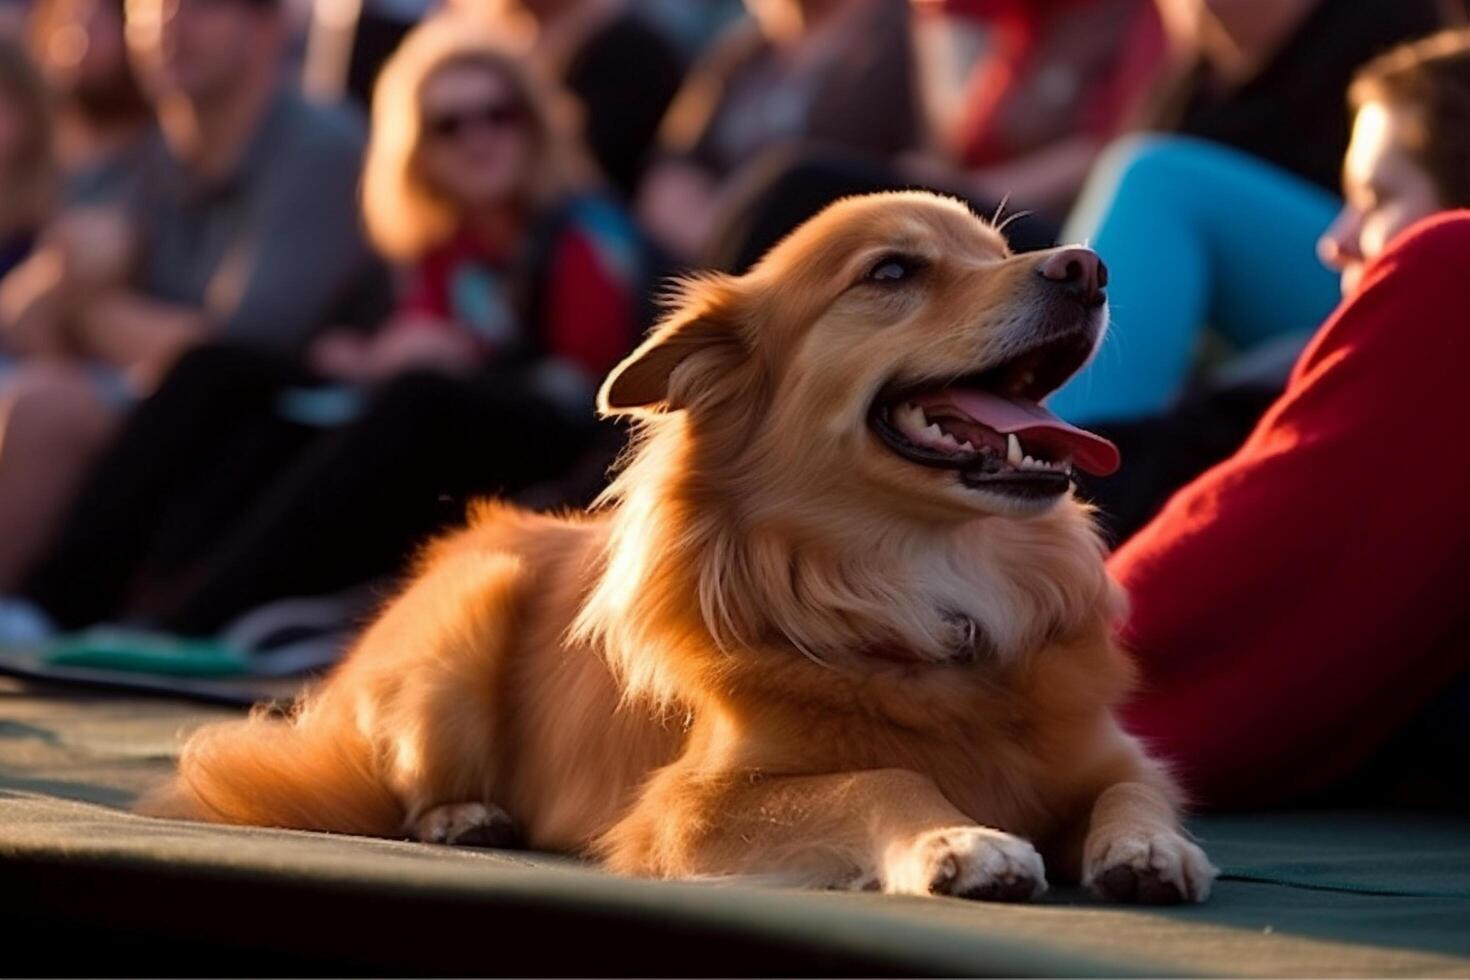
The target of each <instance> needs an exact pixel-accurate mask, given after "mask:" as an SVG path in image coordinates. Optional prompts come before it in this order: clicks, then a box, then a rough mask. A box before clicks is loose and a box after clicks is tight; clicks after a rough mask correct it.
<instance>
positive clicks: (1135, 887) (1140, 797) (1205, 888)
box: [1082, 781, 1218, 905]
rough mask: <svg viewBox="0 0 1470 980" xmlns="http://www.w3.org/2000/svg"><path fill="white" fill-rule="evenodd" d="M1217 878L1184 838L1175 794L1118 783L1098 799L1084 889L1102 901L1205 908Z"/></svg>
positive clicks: (1084, 858)
mask: <svg viewBox="0 0 1470 980" xmlns="http://www.w3.org/2000/svg"><path fill="white" fill-rule="evenodd" d="M1217 873H1218V872H1217V871H1216V870H1215V868H1214V866H1213V865H1211V864H1210V861H1209V859H1208V858H1207V857H1205V853H1204V851H1202V850H1200V848H1199V847H1198V846H1197V845H1196V844H1195V843H1194V842H1193V841H1191V840H1189V838H1187V837H1186V836H1185V835H1184V831H1183V829H1182V828H1181V826H1180V823H1179V816H1178V809H1177V807H1176V805H1175V803H1174V801H1173V800H1172V799H1171V798H1170V795H1169V793H1167V792H1166V791H1165V790H1164V789H1163V788H1161V787H1159V786H1158V785H1156V784H1155V783H1154V782H1145V781H1139V782H1120V783H1115V784H1113V785H1112V786H1109V787H1108V788H1107V789H1105V790H1103V792H1102V793H1101V794H1099V795H1098V798H1097V802H1096V803H1095V804H1094V805H1093V808H1092V819H1091V821H1090V823H1089V826H1088V830H1087V839H1086V843H1085V845H1084V846H1083V856H1082V883H1083V884H1084V885H1086V886H1087V887H1089V888H1091V889H1092V890H1093V891H1094V892H1095V893H1096V894H1098V895H1099V896H1101V897H1103V898H1106V899H1109V900H1112V901H1119V902H1141V903H1145V904H1151V905H1159V904H1174V903H1177V902H1203V901H1204V900H1205V899H1206V898H1208V897H1209V894H1210V885H1211V883H1213V882H1214V880H1215V875H1216V874H1217Z"/></svg>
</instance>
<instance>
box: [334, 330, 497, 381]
mask: <svg viewBox="0 0 1470 980" xmlns="http://www.w3.org/2000/svg"><path fill="white" fill-rule="evenodd" d="M310 359H311V365H312V367H313V368H315V369H316V370H317V371H319V372H320V373H321V374H323V375H325V376H326V377H328V378H332V379H334V380H337V381H348V382H353V383H356V384H371V383H373V382H376V381H382V380H383V379H385V378H389V377H392V376H393V375H395V374H401V373H402V372H404V371H409V370H414V369H418V370H429V371H442V372H444V373H446V374H463V373H466V372H468V371H471V370H473V369H474V368H475V367H476V365H477V363H478V360H479V358H478V356H477V351H476V350H475V347H474V344H473V342H471V341H470V340H469V339H468V338H467V337H465V336H464V335H463V334H462V333H461V332H460V331H459V330H458V329H457V328H456V327H454V326H453V325H452V324H448V323H443V322H440V321H437V320H434V319H433V318H429V317H422V316H404V317H399V318H397V319H395V320H394V321H392V322H391V323H389V324H387V325H386V326H384V327H383V328H382V329H381V330H379V331H378V333H376V334H375V335H373V336H371V337H364V336H361V335H360V334H355V333H352V332H350V331H347V330H333V331H331V332H329V333H326V334H324V335H322V337H321V338H320V339H318V340H317V342H316V343H315V344H313V345H312V348H311V352H310Z"/></svg>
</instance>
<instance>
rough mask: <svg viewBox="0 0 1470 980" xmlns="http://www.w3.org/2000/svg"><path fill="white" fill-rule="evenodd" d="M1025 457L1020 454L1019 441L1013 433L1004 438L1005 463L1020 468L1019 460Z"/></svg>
mask: <svg viewBox="0 0 1470 980" xmlns="http://www.w3.org/2000/svg"><path fill="white" fill-rule="evenodd" d="M1025 458H1026V456H1025V454H1024V453H1022V452H1021V440H1020V439H1017V438H1016V434H1015V433H1014V432H1012V433H1010V434H1009V435H1007V436H1006V462H1007V463H1010V464H1011V465H1012V466H1020V465H1021V460H1023V459H1025Z"/></svg>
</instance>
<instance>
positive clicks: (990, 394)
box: [869, 330, 1119, 497]
mask: <svg viewBox="0 0 1470 980" xmlns="http://www.w3.org/2000/svg"><path fill="white" fill-rule="evenodd" d="M1093 342H1094V339H1093V336H1092V333H1091V331H1088V330H1078V331H1074V332H1071V333H1068V334H1066V335H1064V336H1061V337H1057V338H1054V339H1052V340H1048V341H1046V342H1045V343H1043V344H1039V345H1038V346H1036V347H1033V348H1031V349H1030V350H1028V351H1026V352H1025V353H1023V354H1020V355H1018V356H1017V357H1014V358H1012V359H1010V360H1009V361H1006V362H1005V363H1004V364H1000V365H996V366H994V367H991V368H988V369H986V370H984V371H982V372H980V373H978V374H972V375H968V376H966V377H962V378H959V379H957V380H955V381H951V382H948V383H945V384H943V385H937V384H928V385H902V384H896V385H890V386H889V387H888V388H887V389H885V391H884V392H883V393H882V394H880V395H879V397H878V399H877V401H875V402H874V404H873V409H872V412H871V413H870V418H869V421H870V424H871V425H872V427H873V430H874V431H875V432H876V433H877V434H878V437H879V438H880V439H881V440H882V441H883V442H884V444H885V445H887V446H888V448H889V449H891V450H892V451H893V452H894V453H896V454H897V455H899V456H901V457H903V458H904V459H906V460H909V461H910V462H913V463H917V464H919V465H921V466H931V467H936V468H940V469H951V470H957V471H958V473H959V477H960V479H961V481H963V482H964V483H965V485H966V486H969V487H973V488H975V489H977V490H978V489H984V490H989V491H992V492H998V493H1005V494H1010V495H1014V496H1023V497H1050V496H1056V495H1059V494H1063V493H1066V492H1067V490H1068V488H1069V487H1070V486H1071V482H1072V472H1073V467H1076V468H1077V469H1081V470H1083V471H1084V472H1087V473H1091V474H1093V475H1095V476H1107V475H1108V474H1109V473H1112V472H1114V471H1115V470H1116V469H1117V468H1118V463H1119V457H1118V449H1117V447H1116V446H1114V445H1113V444H1112V443H1111V442H1109V441H1108V440H1106V439H1104V438H1102V437H1101V436H1098V435H1094V434H1093V433H1091V432H1087V431H1085V430H1083V429H1079V428H1077V427H1076V426H1074V425H1069V424H1068V423H1066V422H1063V421H1062V420H1061V419H1059V418H1057V416H1055V415H1053V414H1052V413H1051V411H1050V410H1049V409H1047V408H1046V407H1045V406H1043V405H1042V404H1041V399H1043V398H1045V397H1046V396H1047V395H1049V394H1051V393H1052V391H1054V390H1055V389H1056V388H1057V387H1058V386H1060V385H1061V384H1062V382H1064V381H1066V380H1067V379H1068V378H1069V377H1071V376H1072V374H1073V372H1075V371H1076V370H1077V369H1078V368H1079V367H1081V366H1082V364H1083V362H1085V361H1086V360H1087V356H1088V355H1089V354H1090V353H1091V352H1092V346H1093Z"/></svg>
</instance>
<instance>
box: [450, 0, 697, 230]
mask: <svg viewBox="0 0 1470 980" xmlns="http://www.w3.org/2000/svg"><path fill="white" fill-rule="evenodd" d="M460 2H462V3H465V5H466V6H468V7H474V6H483V5H484V2H485V0H460ZM500 6H501V7H502V8H504V9H505V10H506V11H507V13H508V14H510V15H511V16H514V15H516V14H520V15H523V16H524V17H525V18H526V19H527V20H529V21H530V23H531V25H532V31H533V40H532V43H531V55H532V57H533V58H534V59H535V61H536V62H537V63H538V64H539V65H541V67H542V70H544V71H546V72H547V73H548V74H549V75H550V76H551V77H553V78H555V79H557V80H559V81H560V82H561V84H562V86H563V87H564V88H565V89H566V91H567V93H568V94H569V95H571V96H572V98H573V99H575V100H576V102H577V104H578V107H579V108H580V109H581V116H582V126H581V130H582V138H583V140H584V141H585V142H586V145H587V150H588V152H589V153H590V154H591V155H592V159H593V160H594V161H595V162H596V163H597V166H598V168H599V169H600V170H601V171H602V173H603V175H604V176H605V177H606V178H607V181H608V184H609V185H610V188H611V189H612V190H614V191H616V192H617V194H618V196H619V197H620V198H621V199H622V200H625V201H629V200H632V199H633V198H634V197H635V196H636V195H637V191H638V185H639V183H640V182H641V181H642V179H643V170H644V167H645V166H646V165H647V164H648V158H649V154H650V152H651V151H652V149H653V145H654V139H655V137H656V136H657V134H658V126H659V122H660V121H661V120H662V119H663V117H664V113H665V112H666V111H667V110H668V108H669V104H670V103H671V102H673V100H674V96H675V95H676V94H677V93H678V90H679V85H680V83H681V82H682V81H683V80H684V64H683V57H682V55H681V54H680V53H679V51H678V50H677V49H676V48H675V47H674V44H673V42H672V41H671V40H669V39H668V38H666V37H665V36H664V33H663V29H662V28H661V27H658V26H655V25H654V24H652V23H650V21H649V20H648V18H647V16H646V15H645V14H644V13H643V11H641V10H639V9H638V8H637V7H635V6H634V5H633V4H632V3H630V2H629V0H570V2H569V0H506V2H502V3H501V4H500Z"/></svg>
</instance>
